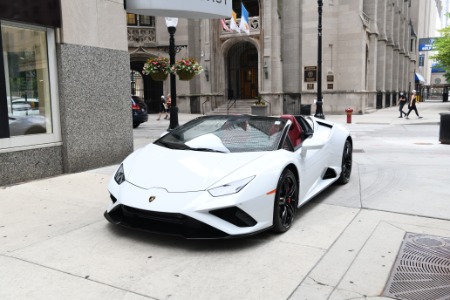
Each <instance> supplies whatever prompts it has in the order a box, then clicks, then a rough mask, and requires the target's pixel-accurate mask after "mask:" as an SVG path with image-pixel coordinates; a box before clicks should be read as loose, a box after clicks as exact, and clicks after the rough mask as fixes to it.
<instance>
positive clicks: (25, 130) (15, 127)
mask: <svg viewBox="0 0 450 300" xmlns="http://www.w3.org/2000/svg"><path fill="white" fill-rule="evenodd" d="M46 132H47V128H46V120H45V118H44V117H43V116H39V115H33V116H9V133H10V135H11V136H18V135H26V134H38V133H46Z"/></svg>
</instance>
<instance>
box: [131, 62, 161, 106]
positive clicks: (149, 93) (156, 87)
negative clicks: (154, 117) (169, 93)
mask: <svg viewBox="0 0 450 300" xmlns="http://www.w3.org/2000/svg"><path fill="white" fill-rule="evenodd" d="M144 63H145V61H131V63H130V69H131V71H134V72H135V73H139V75H140V76H135V78H134V79H135V80H136V79H140V78H142V79H141V80H142V83H141V84H138V83H135V84H134V87H135V89H134V90H133V82H132V81H133V78H132V79H131V93H133V92H135V93H136V94H137V93H138V92H139V93H140V94H138V96H141V97H142V98H143V99H144V101H145V104H146V105H147V111H148V112H152V113H157V112H159V101H160V99H161V95H162V94H163V93H164V89H163V83H162V82H161V81H154V80H153V79H152V78H151V77H150V76H149V75H144V74H142V69H143V68H144Z"/></svg>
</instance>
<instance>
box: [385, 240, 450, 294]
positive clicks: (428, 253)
mask: <svg viewBox="0 0 450 300" xmlns="http://www.w3.org/2000/svg"><path fill="white" fill-rule="evenodd" d="M383 295H384V296H388V297H392V298H395V299H403V300H432V299H433V300H434V299H436V300H450V239H449V238H444V237H439V236H432V235H423V234H415V233H407V234H406V235H405V238H404V240H403V243H402V246H401V248H400V251H399V253H398V255H397V259H396V261H395V264H394V267H393V268H392V273H391V275H390V277H389V280H388V282H387V285H386V288H385V291H384V294H383Z"/></svg>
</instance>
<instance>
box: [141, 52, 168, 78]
mask: <svg viewBox="0 0 450 300" xmlns="http://www.w3.org/2000/svg"><path fill="white" fill-rule="evenodd" d="M170 71H171V69H170V63H169V59H168V58H166V57H159V56H158V57H151V58H149V59H147V61H146V63H145V64H144V69H143V73H144V74H145V75H150V76H151V77H152V79H153V80H155V81H163V80H165V79H166V78H167V75H168V74H169V73H170Z"/></svg>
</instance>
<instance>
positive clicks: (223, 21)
mask: <svg viewBox="0 0 450 300" xmlns="http://www.w3.org/2000/svg"><path fill="white" fill-rule="evenodd" d="M220 24H222V28H223V30H225V31H230V28H229V27H228V26H227V23H225V19H220Z"/></svg>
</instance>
